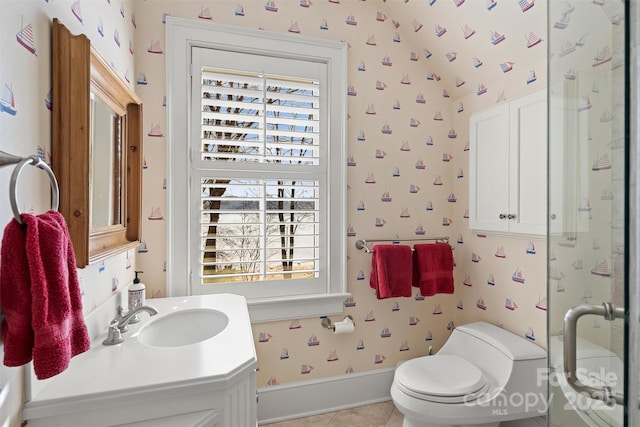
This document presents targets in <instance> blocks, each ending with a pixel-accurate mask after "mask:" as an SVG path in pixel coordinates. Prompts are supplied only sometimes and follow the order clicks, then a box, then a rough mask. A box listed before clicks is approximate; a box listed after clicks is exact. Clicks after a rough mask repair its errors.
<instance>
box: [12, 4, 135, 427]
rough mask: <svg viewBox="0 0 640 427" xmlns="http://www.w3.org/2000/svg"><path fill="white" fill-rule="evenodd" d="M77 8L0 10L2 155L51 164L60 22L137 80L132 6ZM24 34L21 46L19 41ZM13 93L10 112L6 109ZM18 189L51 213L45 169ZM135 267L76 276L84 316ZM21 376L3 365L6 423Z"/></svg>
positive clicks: (122, 261)
mask: <svg viewBox="0 0 640 427" xmlns="http://www.w3.org/2000/svg"><path fill="white" fill-rule="evenodd" d="M73 3H74V2H73V1H72V0H50V1H41V0H38V1H35V0H33V1H31V0H15V1H12V0H3V1H2V2H1V4H0V90H1V91H2V92H1V95H0V97H1V98H2V103H3V105H9V107H8V108H6V109H3V110H2V112H0V150H3V151H5V152H8V153H11V154H14V155H20V156H30V155H34V154H37V155H40V156H41V157H43V158H44V159H45V161H46V162H48V163H50V162H51V154H50V153H51V130H50V129H51V111H50V110H49V108H48V107H47V101H49V100H50V90H51V22H52V19H53V18H58V19H60V21H61V22H62V23H63V24H64V25H65V26H67V28H69V30H70V31H71V32H72V33H73V34H80V33H84V34H86V35H87V37H89V39H90V40H91V42H92V44H93V46H95V47H96V48H97V50H98V51H99V52H100V53H101V54H102V55H103V56H104V57H105V58H106V59H107V62H108V63H110V64H111V65H112V67H113V68H114V70H115V71H116V72H117V73H118V74H119V75H120V76H121V77H122V78H123V79H126V78H128V79H129V80H132V78H131V77H130V76H131V75H133V73H134V71H135V70H134V60H133V58H134V56H133V54H132V53H130V52H129V43H130V41H131V40H133V39H134V34H135V33H134V27H133V25H132V23H131V16H132V15H131V14H132V3H133V2H132V1H130V0H126V1H120V0H112V1H111V2H109V1H107V0H91V1H89V0H82V1H80V2H79V3H80V7H79V8H78V7H76V8H75V9H74V10H75V11H76V14H77V16H76V14H74V12H73V10H72V5H73ZM100 31H101V32H100ZM116 34H117V37H116ZM22 35H23V36H24V39H23V43H24V45H23V44H21V43H20V42H19V41H18V38H21V39H22V37H20V36H22ZM116 38H119V43H120V45H118V44H117V43H116V41H115V39H116ZM11 91H12V92H13V100H14V101H13V106H10V105H11V104H10V103H9V104H5V99H9V98H8V93H10V92H11ZM5 97H7V98H5ZM12 171H13V168H12V167H11V166H8V167H3V168H1V169H0V182H2V185H0V224H2V227H4V225H5V224H7V223H8V222H9V221H10V220H11V219H12V218H13V214H12V212H11V207H10V204H9V197H10V196H9V178H10V176H11V173H12ZM17 187H18V206H19V207H20V209H21V210H22V211H23V212H32V213H41V212H44V211H46V210H47V209H49V207H50V192H49V180H48V178H47V176H46V174H44V173H43V172H42V171H39V170H37V169H36V168H32V167H29V166H27V167H25V169H24V170H23V173H22V175H21V177H20V181H19V182H18V185H17ZM134 269H135V252H134V251H129V253H123V254H120V255H118V256H115V257H112V258H109V259H107V260H105V261H104V262H101V263H99V264H96V265H92V266H89V267H87V268H85V269H82V270H79V278H80V284H81V287H82V295H83V297H82V303H83V308H84V312H85V314H87V313H89V312H91V311H92V310H93V309H94V308H95V307H97V306H98V305H100V304H101V303H102V302H103V301H105V300H106V299H107V298H109V297H110V296H111V295H112V293H113V291H114V290H115V289H117V288H118V287H122V286H125V285H127V284H129V283H130V282H131V281H132V279H133V270H134ZM0 348H2V347H1V346H0ZM0 353H2V352H0ZM0 355H1V354H0ZM2 357H3V356H2ZM22 377H23V368H7V367H4V366H1V367H0V388H1V389H2V392H0V424H1V425H19V424H20V422H21V420H20V416H19V410H20V406H21V403H22V395H23V378H22Z"/></svg>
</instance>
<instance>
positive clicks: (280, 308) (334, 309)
mask: <svg viewBox="0 0 640 427" xmlns="http://www.w3.org/2000/svg"><path fill="white" fill-rule="evenodd" d="M350 296H351V294H349V293H339V294H316V295H302V296H292V297H279V298H263V299H256V300H253V301H251V300H249V301H247V305H248V306H249V317H250V318H251V323H261V322H273V321H278V320H290V319H302V318H305V317H321V316H328V315H330V314H341V313H342V312H343V310H344V307H343V304H344V300H346V299H347V298H349V297H350Z"/></svg>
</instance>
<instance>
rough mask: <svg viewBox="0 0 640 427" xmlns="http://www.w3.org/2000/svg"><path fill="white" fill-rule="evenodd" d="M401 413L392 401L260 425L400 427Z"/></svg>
mask: <svg viewBox="0 0 640 427" xmlns="http://www.w3.org/2000/svg"><path fill="white" fill-rule="evenodd" d="M401 426H402V414H401V413H400V412H399V411H398V410H397V409H396V408H395V406H393V403H392V402H390V401H389V402H383V403H376V404H373V405H368V406H360V407H357V408H351V409H344V410H342V411H338V412H330V413H328V414H321V415H315V416H312V417H306V418H298V419H295V420H288V421H282V422H279V423H275V424H264V425H262V426H261V427H401Z"/></svg>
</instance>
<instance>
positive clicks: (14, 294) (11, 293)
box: [0, 219, 33, 366]
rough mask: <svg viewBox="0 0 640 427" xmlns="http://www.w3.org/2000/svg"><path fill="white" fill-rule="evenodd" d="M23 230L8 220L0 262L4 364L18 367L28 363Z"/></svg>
mask: <svg viewBox="0 0 640 427" xmlns="http://www.w3.org/2000/svg"><path fill="white" fill-rule="evenodd" d="M26 236H27V232H26V229H25V228H24V227H23V226H22V225H20V224H19V223H18V221H16V220H15V219H12V220H11V222H9V224H7V226H6V228H5V229H4V235H3V237H2V253H1V255H0V256H1V258H0V259H1V260H0V305H2V311H3V314H4V320H3V321H2V337H3V341H4V364H5V365H6V366H22V365H24V364H25V363H28V362H29V361H30V360H31V350H32V349H33V328H32V327H31V279H30V278H29V264H28V263H27V253H26V251H25V241H26Z"/></svg>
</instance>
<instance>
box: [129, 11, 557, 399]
mask: <svg viewBox="0 0 640 427" xmlns="http://www.w3.org/2000/svg"><path fill="white" fill-rule="evenodd" d="M275 3H276V7H277V8H278V11H277V12H272V11H267V10H265V7H264V2H238V1H217V2H202V1H181V2H179V4H178V3H176V2H173V1H154V2H140V3H137V4H136V6H137V8H136V17H137V23H138V30H137V31H138V37H137V38H136V40H137V44H136V52H138V53H137V55H136V69H137V70H138V75H137V77H138V78H140V82H141V83H143V84H139V85H137V86H136V91H137V93H138V94H139V95H140V96H141V98H142V99H143V101H144V105H145V109H144V111H145V118H144V119H145V127H146V129H148V130H150V129H151V127H152V126H159V127H160V132H161V133H163V134H164V132H165V129H166V121H165V108H164V106H163V98H164V94H165V91H166V90H165V66H164V55H158V54H156V53H148V52H147V49H149V48H150V47H151V45H152V44H154V43H156V42H159V43H160V48H161V49H164V47H165V46H164V45H165V42H164V37H165V32H164V31H165V30H164V24H163V17H164V16H166V15H172V16H178V17H184V18H192V19H199V20H208V19H211V21H212V22H217V23H223V24H226V25H235V26H242V27H247V28H261V29H264V30H265V31H277V32H282V33H287V32H289V33H293V32H295V31H296V29H295V28H296V27H297V28H298V29H299V31H300V34H301V35H302V36H310V37H319V38H326V39H331V40H343V41H345V42H346V43H348V45H349V53H348V57H349V60H348V76H349V77H348V80H349V85H350V86H353V88H352V89H353V92H355V94H353V95H351V96H348V135H347V138H348V141H347V142H348V153H347V155H348V156H352V157H353V159H352V160H353V163H352V164H353V165H352V166H347V168H348V170H347V172H348V186H347V189H346V190H345V191H347V194H348V203H347V217H348V225H349V227H350V228H351V227H352V228H353V231H354V232H355V236H350V237H348V238H347V245H348V260H347V265H348V273H347V274H348V278H347V279H348V289H349V292H351V293H352V295H353V301H352V302H350V303H349V304H345V309H344V313H345V314H351V315H352V316H353V317H354V320H355V322H356V330H355V332H354V333H352V334H348V335H333V334H332V333H330V332H329V331H327V330H324V329H322V328H321V326H320V319H317V318H309V319H297V320H295V321H286V322H284V321H283V322H270V323H262V324H255V325H253V330H254V335H255V342H256V349H257V352H258V361H259V372H258V387H263V386H268V385H275V384H283V383H290V382H294V381H301V380H312V379H318V378H323V377H329V376H334V375H340V374H344V373H350V372H360V371H367V370H372V369H378V368H385V367H393V366H395V364H396V363H397V362H398V361H401V360H405V359H408V358H412V357H415V356H419V355H424V354H427V352H428V350H429V347H430V346H433V350H434V351H437V350H438V349H439V348H440V347H441V346H442V344H443V343H444V342H445V341H446V339H447V337H448V336H449V334H450V328H451V326H452V325H455V324H460V323H466V322H469V321H473V320H479V319H484V320H487V321H490V322H493V323H498V324H500V325H503V326H504V327H505V328H507V329H509V330H512V331H513V332H515V333H517V334H519V335H521V336H524V334H525V333H526V332H527V330H528V328H529V327H531V328H532V329H533V330H534V331H535V334H536V336H537V337H539V338H537V339H536V343H537V344H539V345H541V346H543V347H544V346H545V333H546V328H545V312H544V311H542V310H539V309H536V308H535V304H536V303H538V301H539V299H541V298H544V297H545V296H546V293H545V292H546V291H545V285H546V268H545V267H546V263H545V258H546V251H545V241H544V239H542V238H539V239H534V240H535V244H536V247H537V249H538V251H537V253H536V255H526V254H525V249H526V247H527V245H528V244H529V240H531V239H528V238H526V239H523V238H513V237H504V236H501V237H493V236H489V237H487V238H485V239H480V238H477V237H476V236H474V235H472V233H471V232H469V230H468V224H467V220H466V219H465V218H464V212H465V210H466V209H467V208H468V191H467V189H466V188H467V186H468V181H467V179H468V178H467V177H466V175H464V173H465V172H467V171H468V165H467V162H468V152H466V151H465V150H464V147H465V145H466V143H467V142H468V119H469V117H470V115H471V114H472V113H473V112H475V111H478V110H480V109H483V108H486V107H489V106H491V105H493V104H495V103H496V102H504V101H503V100H504V99H507V100H511V99H515V98H517V97H520V96H522V95H524V94H526V93H529V92H532V91H534V90H537V89H543V88H544V87H545V85H546V77H545V75H544V74H545V69H546V62H545V58H546V56H545V53H546V50H545V44H544V43H541V44H539V45H538V46H536V48H531V49H530V48H527V43H526V38H525V37H524V36H526V34H523V31H525V30H526V31H527V34H528V32H536V33H537V34H540V35H544V34H545V32H546V28H545V22H546V18H545V15H546V8H545V6H544V5H538V4H536V6H535V7H534V8H532V9H530V10H529V11H527V12H526V13H524V12H522V11H521V9H520V8H519V7H518V4H517V2H513V4H502V3H501V4H500V5H499V7H496V8H495V9H493V10H491V11H489V10H487V9H486V8H485V7H484V6H483V5H480V3H481V2H466V3H465V4H464V5H462V6H461V7H456V5H455V3H454V2H437V3H434V4H433V6H430V5H428V3H427V2H405V3H402V2H399V1H398V2H391V3H390V2H383V1H355V0H348V1H345V0H342V1H329V0H318V1H311V2H304V1H303V2H300V1H298V0H295V1H293V0H285V1H282V0H281V1H277V0H276V2H275ZM482 3H484V2H482ZM239 6H242V7H243V13H236V12H237V9H238V7H239ZM348 18H353V19H351V21H352V22H351V23H347V22H346V21H347V19H348ZM325 19H326V23H327V27H328V28H327V29H323V28H321V24H322V23H323V22H324V20H325ZM465 23H468V24H469V25H470V26H472V27H475V28H476V29H477V32H478V34H477V35H474V36H472V37H469V38H465V37H464V24H465ZM435 24H442V25H443V26H445V27H447V28H448V32H447V34H445V35H444V36H440V37H439V36H438V35H437V34H436V31H434V28H435V26H436V25H435ZM495 27H499V28H500V29H501V30H502V29H504V32H505V35H506V41H505V42H504V43H502V44H501V45H500V46H494V45H492V44H491V43H490V40H489V33H490V31H489V29H490V28H495ZM141 34H144V35H145V36H141ZM367 42H368V43H367ZM451 52H456V53H457V55H458V59H455V60H449V59H448V58H450V56H449V57H447V55H446V53H451ZM385 55H389V57H390V59H391V62H392V65H391V66H385V65H383V64H382V59H383V58H384V57H385ZM427 56H428V57H427ZM473 56H478V57H481V58H483V59H484V60H485V65H483V66H482V67H479V68H476V67H474V64H473V61H472V58H473ZM504 61H514V62H515V63H516V65H515V66H514V69H513V70H512V71H511V72H508V73H503V72H502V71H501V69H500V67H499V64H500V63H501V62H504ZM531 69H535V71H536V73H537V74H538V76H539V77H538V79H537V81H536V82H535V83H533V84H527V83H526V79H527V76H528V74H529V72H530V70H531ZM405 76H406V78H404V77H405ZM456 76H462V77H463V78H464V79H465V80H466V81H467V83H466V85H460V86H457V83H456ZM403 79H404V81H403ZM377 82H381V83H382V84H383V86H384V90H378V89H376V83H377ZM480 83H484V84H485V85H486V86H487V87H488V92H487V94H485V95H482V96H478V95H476V94H475V91H476V88H477V86H478V85H479V84H480ZM346 90H347V88H345V91H346ZM420 94H422V95H423V96H424V98H425V100H426V102H425V103H418V102H416V98H417V97H418V96H419V95H420ZM460 103H463V104H464V111H463V112H461V113H458V106H459V104H460ZM394 104H397V106H399V108H394ZM440 115H441V116H442V120H438V119H439V118H440V117H439V116H440ZM412 119H415V120H417V121H418V122H419V124H418V125H417V126H411V124H410V123H411V120H412ZM385 123H388V124H389V125H390V126H391V128H392V131H393V132H392V134H391V135H383V134H382V133H381V128H382V126H383V125H384V124H385ZM414 124H415V122H414ZM452 129H454V130H455V131H456V132H457V134H458V135H457V138H450V137H449V131H450V130H452ZM360 134H364V139H365V140H364V141H359V139H358V137H359V135H360ZM376 150H381V151H382V152H383V153H382V158H376ZM165 152H166V141H165V138H164V137H163V136H161V137H145V159H146V166H147V168H146V169H145V172H144V189H143V194H144V206H143V210H144V213H145V216H146V215H147V214H150V213H151V211H152V210H154V209H156V208H160V210H161V211H162V214H163V217H165V218H166V186H167V185H171V183H166V181H165V177H166V169H165V162H166V158H165ZM447 154H450V155H452V156H453V159H452V160H450V161H443V157H445V155H447ZM419 160H422V161H423V162H424V163H425V166H426V167H425V169H418V168H416V162H418V161H419ZM396 168H397V170H398V172H399V176H394V175H396V174H394V172H395V170H396ZM460 170H462V171H463V177H461V178H458V172H459V171H460ZM541 173H544V172H543V171H541ZM367 178H374V179H375V183H366V180H367ZM438 178H439V179H441V180H442V185H436V184H434V182H435V183H437V181H438ZM412 184H413V185H416V186H417V187H419V188H418V190H417V192H411V191H410V186H411V185H412ZM386 191H389V192H390V195H391V198H392V200H391V202H382V201H381V199H380V197H381V195H382V193H384V192H386ZM451 192H455V193H456V195H457V197H458V200H457V202H455V203H451V202H449V201H448V200H447V198H448V196H449V194H450V193H451ZM429 203H431V204H432V205H433V210H427V205H428V204H429ZM407 214H408V216H407ZM449 220H451V221H452V222H450V221H449ZM445 224H448V225H445ZM420 226H422V227H423V228H424V229H425V230H426V231H425V235H426V236H442V235H444V236H449V237H450V239H451V243H452V244H453V246H454V247H455V251H454V255H455V259H456V262H457V267H456V270H455V278H456V288H457V290H456V293H455V295H437V296H434V297H427V298H424V299H421V298H417V299H416V298H415V297H411V298H396V299H387V300H377V299H376V297H375V294H374V292H373V291H372V290H371V289H370V288H369V283H368V281H369V274H370V263H371V255H369V254H366V253H364V252H362V251H359V250H357V249H355V247H354V243H355V240H356V239H360V238H368V239H375V238H382V239H389V238H391V239H393V238H396V237H397V238H414V237H416V228H418V227H420ZM345 233H346V230H345ZM459 236H462V237H463V241H464V243H462V244H459V243H456V240H457V239H458V237H459ZM143 238H144V240H145V246H144V248H145V250H146V251H147V252H145V253H141V254H139V257H138V262H139V267H140V269H142V270H144V271H145V281H146V283H147V285H148V287H149V290H148V294H149V295H153V296H163V295H165V267H166V265H165V261H164V254H165V251H166V233H165V224H164V221H157V220H153V221H151V220H149V221H145V222H144V228H143ZM497 245H501V246H504V247H505V250H506V251H507V253H508V256H509V257H508V259H507V260H498V259H497V258H495V257H494V256H493V253H494V252H495V249H496V246H497ZM474 251H476V252H479V253H481V254H482V257H483V259H484V260H486V261H483V262H482V263H480V264H478V265H476V264H475V263H474V264H472V263H471V261H470V259H471V253H472V252H474ZM492 258H495V260H494V259H492ZM516 265H517V266H518V267H519V268H520V269H522V270H523V271H525V272H526V274H527V285H526V286H521V287H519V288H516V287H515V285H513V284H511V283H507V279H508V280H509V281H510V280H511V279H510V277H511V274H512V273H513V269H514V268H515V266H516ZM489 273H493V274H494V275H495V277H496V278H497V280H499V281H500V282H499V283H497V284H496V286H495V287H493V288H492V289H490V290H486V291H485V290H484V289H483V283H485V284H484V287H486V288H488V286H487V285H486V279H487V277H488V275H489ZM467 274H468V275H472V276H473V277H474V280H475V282H476V284H475V285H474V287H472V288H468V287H466V286H463V285H462V282H463V280H464V278H465V275H467ZM415 292H416V290H415V289H414V294H415ZM480 297H484V298H485V300H486V302H487V305H488V307H487V310H486V311H483V310H480V309H477V308H476V300H477V299H478V298H480ZM506 298H512V299H513V300H515V301H516V302H517V303H518V306H519V307H520V308H519V309H518V310H515V311H511V310H508V309H506V308H505V307H504V305H505V299H506ZM459 301H462V302H463V309H462V310H460V309H458V308H457V307H456V306H457V304H458V302H459ZM440 311H441V312H442V313H441V314H440V313H439V312H440ZM340 318H341V317H340V316H335V317H334V320H339V319H340ZM374 319H375V320H374ZM387 328H388V329H389V332H390V333H391V335H390V336H385V337H383V336H381V333H382V331H383V329H384V330H386V329H387ZM385 335H386V334H385ZM312 337H317V340H318V341H319V342H320V344H319V345H313V346H311V345H309V344H308V341H310V339H311V338H312ZM309 366H311V369H309ZM305 368H307V369H305Z"/></svg>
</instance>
